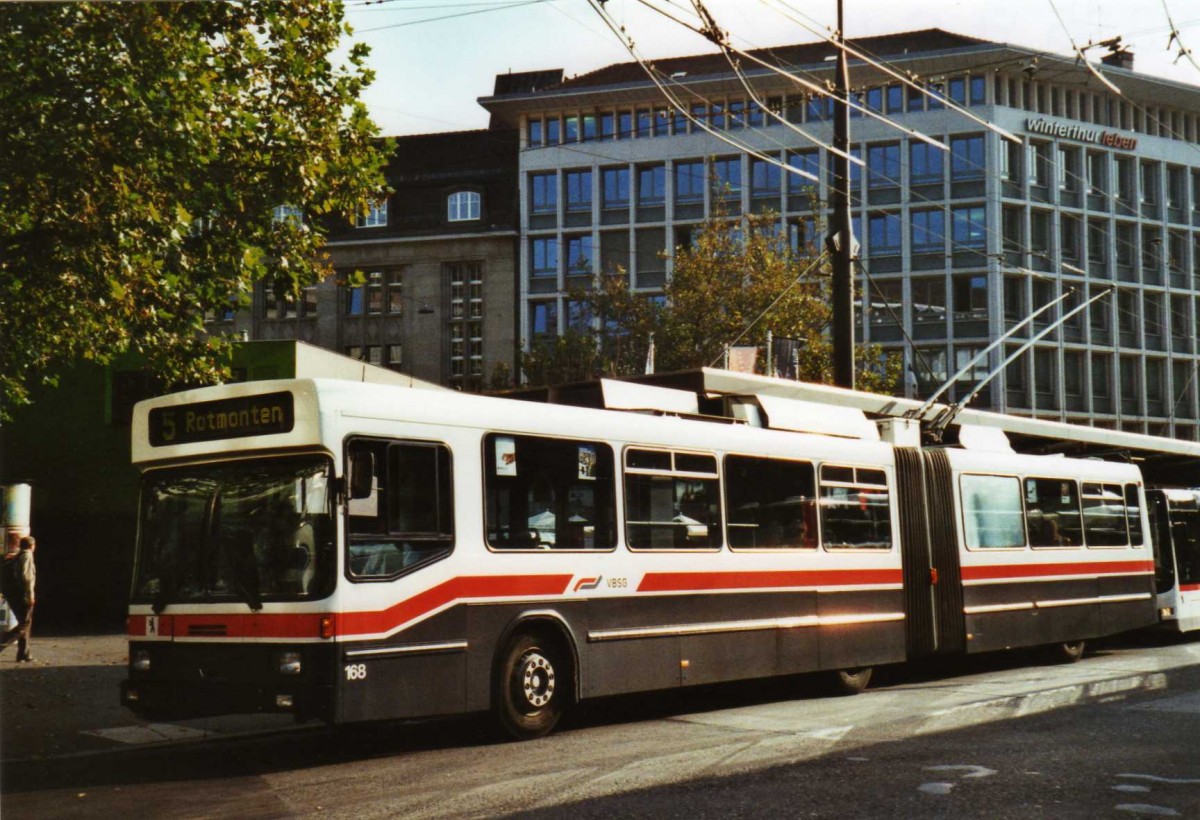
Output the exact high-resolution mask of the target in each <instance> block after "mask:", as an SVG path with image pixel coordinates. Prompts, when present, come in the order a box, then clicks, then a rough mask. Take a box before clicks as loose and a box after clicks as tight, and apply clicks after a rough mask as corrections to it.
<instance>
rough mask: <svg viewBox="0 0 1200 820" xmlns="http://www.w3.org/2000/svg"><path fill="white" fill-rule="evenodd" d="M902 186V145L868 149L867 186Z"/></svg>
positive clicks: (873, 146)
mask: <svg viewBox="0 0 1200 820" xmlns="http://www.w3.org/2000/svg"><path fill="white" fill-rule="evenodd" d="M899 184H900V145H899V144H898V143H890V144H888V145H871V146H868V147H867V185H868V186H869V187H872V188H880V187H888V186H896V185H899Z"/></svg>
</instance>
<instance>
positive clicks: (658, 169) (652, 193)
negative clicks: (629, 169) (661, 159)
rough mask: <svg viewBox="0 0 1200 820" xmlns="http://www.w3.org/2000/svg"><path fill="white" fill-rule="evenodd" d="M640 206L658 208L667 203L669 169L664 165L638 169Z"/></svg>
mask: <svg viewBox="0 0 1200 820" xmlns="http://www.w3.org/2000/svg"><path fill="white" fill-rule="evenodd" d="M637 196H638V205H642V206H656V205H662V204H663V203H665V202H666V201H667V169H666V166H664V165H643V166H642V167H640V168H638V191H637Z"/></svg>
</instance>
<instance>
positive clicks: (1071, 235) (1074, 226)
mask: <svg viewBox="0 0 1200 820" xmlns="http://www.w3.org/2000/svg"><path fill="white" fill-rule="evenodd" d="M1058 233H1059V239H1060V241H1061V242H1062V256H1063V259H1065V260H1067V261H1068V262H1078V261H1079V217H1076V216H1071V215H1070V214H1060V216H1059V220H1058Z"/></svg>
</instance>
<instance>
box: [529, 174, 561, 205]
mask: <svg viewBox="0 0 1200 820" xmlns="http://www.w3.org/2000/svg"><path fill="white" fill-rule="evenodd" d="M529 192H530V200H529V207H530V209H531V210H532V211H533V212H534V213H535V214H541V213H555V212H556V211H557V210H558V176H557V175H556V174H553V173H550V174H530V175H529Z"/></svg>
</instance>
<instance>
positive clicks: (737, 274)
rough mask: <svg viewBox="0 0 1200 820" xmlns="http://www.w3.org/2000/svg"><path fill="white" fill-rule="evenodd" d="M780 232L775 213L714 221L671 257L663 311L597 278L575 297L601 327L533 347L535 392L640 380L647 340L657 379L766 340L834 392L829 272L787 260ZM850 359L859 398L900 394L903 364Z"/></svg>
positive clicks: (810, 262)
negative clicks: (790, 349) (786, 346)
mask: <svg viewBox="0 0 1200 820" xmlns="http://www.w3.org/2000/svg"><path fill="white" fill-rule="evenodd" d="M778 225H779V219H778V216H777V215H775V214H771V213H766V214H758V215H751V216H747V217H740V218H730V217H728V216H725V215H724V214H720V213H718V214H717V215H715V216H714V217H713V218H712V219H710V220H708V221H707V222H705V223H704V225H702V226H701V228H700V230H699V231H698V232H697V234H696V236H695V240H694V242H693V244H692V245H691V247H688V248H682V247H681V248H677V249H676V250H675V254H674V266H673V274H672V276H671V279H670V280H669V281H668V282H667V284H666V287H665V291H664V298H663V299H662V300H661V301H660V300H651V299H648V298H647V297H646V296H644V295H641V294H638V293H635V292H633V291H631V290H630V288H629V277H628V276H627V275H626V273H625V271H624V270H622V269H620V268H616V269H614V270H611V271H608V272H605V273H604V274H602V275H601V277H600V280H599V283H598V285H597V287H596V288H595V289H593V290H586V291H584V290H577V291H574V292H572V294H571V296H570V298H571V300H572V301H573V302H575V303H577V304H584V305H586V306H587V312H588V314H589V317H596V319H597V322H595V323H594V324H597V325H598V327H597V328H595V329H594V331H586V330H583V329H578V328H577V329H575V330H572V331H571V332H569V333H568V334H567V335H566V336H565V337H563V338H561V339H558V340H555V341H553V342H542V343H540V344H535V345H534V346H533V348H532V349H531V350H530V352H529V353H527V354H525V356H524V357H523V359H522V370H523V371H524V373H525V377H526V379H527V380H528V381H529V382H530V383H531V384H535V385H536V384H550V383H553V382H555V381H582V380H586V379H590V378H596V377H598V376H610V377H619V376H628V375H634V374H637V373H641V372H643V368H644V367H645V364H646V360H647V351H648V348H649V345H650V339H651V336H653V340H654V350H655V353H654V360H655V361H654V364H655V369H657V370H663V371H667V370H686V369H692V368H698V367H710V366H714V365H719V364H721V362H722V360H723V358H724V353H725V350H726V347H727V346H728V345H731V344H735V343H736V344H740V345H757V346H759V347H760V350H765V349H766V344H765V343H766V340H767V336H768V334H771V335H773V336H774V337H775V338H777V339H791V340H794V342H795V344H794V348H795V350H796V365H797V367H796V377H797V378H799V379H802V380H804V381H812V382H822V383H831V382H832V381H833V347H832V342H831V339H830V335H829V325H830V321H831V312H830V301H831V299H830V287H829V274H828V267H827V265H825V264H824V263H823V262H821V261H819V260H818V253H817V251H816V249H815V248H812V247H805V248H802V249H800V250H798V251H795V250H793V249H792V247H791V245H790V244H789V243H788V241H787V240H786V238H785V237H784V236H782V235H780V234H779V233H778V231H777V226H778ZM587 321H588V318H585V321H584V322H583V323H582V324H586V323H587ZM577 324H579V323H577ZM593 334H594V335H593ZM762 356H763V354H761V353H760V365H761V364H765V361H762V360H761V359H762ZM856 359H857V362H858V384H859V387H860V388H861V389H863V390H873V391H876V392H882V393H887V392H891V391H893V390H894V389H895V388H896V386H897V385H898V384H899V379H900V375H901V368H902V362H901V360H900V357H898V356H888V355H885V354H884V353H883V352H882V351H881V350H879V349H878V348H877V347H874V346H869V345H859V348H858V350H857V351H856ZM761 369H762V368H761V367H760V370H761Z"/></svg>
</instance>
